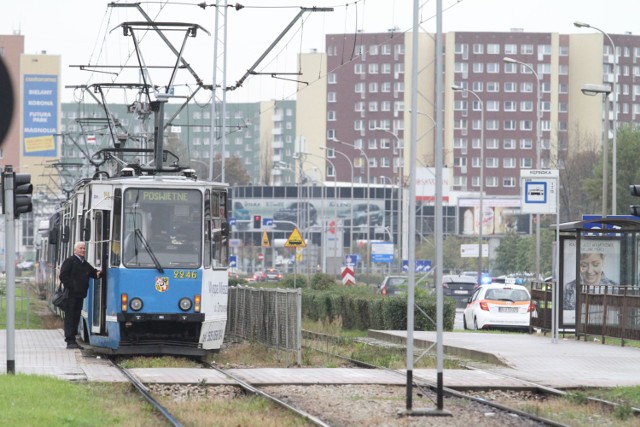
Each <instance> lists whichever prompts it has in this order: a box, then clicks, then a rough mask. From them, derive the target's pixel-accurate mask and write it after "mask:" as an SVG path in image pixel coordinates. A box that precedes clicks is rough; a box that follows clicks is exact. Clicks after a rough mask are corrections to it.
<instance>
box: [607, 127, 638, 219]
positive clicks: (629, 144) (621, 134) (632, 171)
mask: <svg viewBox="0 0 640 427" xmlns="http://www.w3.org/2000/svg"><path fill="white" fill-rule="evenodd" d="M617 136H618V138H617V145H618V159H617V163H618V164H617V169H618V170H617V181H616V183H617V206H616V208H617V214H618V215H629V214H630V212H629V206H630V205H636V204H638V198H637V197H634V196H632V195H631V194H630V193H629V185H632V184H640V169H639V168H638V166H637V163H636V160H637V157H638V153H640V127H639V126H638V125H635V124H625V125H622V126H620V128H619V129H618V135H617ZM609 182H611V181H609Z"/></svg>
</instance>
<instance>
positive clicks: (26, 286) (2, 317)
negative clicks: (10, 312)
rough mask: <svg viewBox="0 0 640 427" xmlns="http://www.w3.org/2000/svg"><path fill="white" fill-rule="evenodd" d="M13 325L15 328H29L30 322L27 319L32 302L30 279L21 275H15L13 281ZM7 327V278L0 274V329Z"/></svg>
mask: <svg viewBox="0 0 640 427" xmlns="http://www.w3.org/2000/svg"><path fill="white" fill-rule="evenodd" d="M15 295H16V298H15V306H14V310H15V327H16V328H17V329H29V328H30V327H31V326H32V323H33V322H31V321H30V319H29V315H30V311H31V310H30V307H31V304H33V301H32V298H33V295H31V292H30V281H29V280H28V279H25V278H22V277H16V281H15ZM6 328H7V280H6V276H5V275H4V274H3V275H0V329H6Z"/></svg>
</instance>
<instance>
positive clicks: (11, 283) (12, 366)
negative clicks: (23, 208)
mask: <svg viewBox="0 0 640 427" xmlns="http://www.w3.org/2000/svg"><path fill="white" fill-rule="evenodd" d="M14 178H15V173H14V172H13V168H12V167H11V166H10V165H7V166H5V168H4V172H3V188H4V195H3V196H4V202H3V205H4V213H5V215H4V223H5V226H6V229H5V235H4V237H5V260H6V266H5V268H6V279H7V293H6V295H7V373H8V374H12V375H13V374H15V372H16V360H15V359H16V357H15V352H16V349H15V335H16V260H15V257H16V253H15V247H16V242H15V239H16V229H15V219H14V217H13V213H14V209H15V206H14V205H13V193H14V188H13V187H14V182H15V180H14Z"/></svg>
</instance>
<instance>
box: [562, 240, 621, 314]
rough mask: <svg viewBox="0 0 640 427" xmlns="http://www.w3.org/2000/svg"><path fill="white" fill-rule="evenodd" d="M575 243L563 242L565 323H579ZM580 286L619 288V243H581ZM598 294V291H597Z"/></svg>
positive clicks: (573, 241)
mask: <svg viewBox="0 0 640 427" xmlns="http://www.w3.org/2000/svg"><path fill="white" fill-rule="evenodd" d="M576 252H577V251H576V241H575V240H573V239H571V240H570V239H565V240H564V241H563V262H562V284H563V286H562V288H561V289H560V293H561V295H560V303H561V304H562V323H563V325H564V326H568V325H575V323H576V293H577V287H576V286H577V281H576V255H577V254H576ZM578 262H579V272H580V285H583V286H584V285H589V286H598V285H617V284H618V283H620V241H619V240H602V239H587V238H583V239H582V240H581V241H580V259H579V260H578ZM595 292H598V289H597V288H596V289H595Z"/></svg>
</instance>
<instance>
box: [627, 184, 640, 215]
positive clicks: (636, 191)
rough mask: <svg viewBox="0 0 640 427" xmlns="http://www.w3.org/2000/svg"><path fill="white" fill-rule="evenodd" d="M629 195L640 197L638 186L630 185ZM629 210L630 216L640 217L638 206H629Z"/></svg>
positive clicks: (639, 186) (639, 206) (639, 207)
mask: <svg viewBox="0 0 640 427" xmlns="http://www.w3.org/2000/svg"><path fill="white" fill-rule="evenodd" d="M629 193H631V195H632V196H636V197H640V185H630V186H629ZM629 209H630V211H631V215H634V216H640V205H631V206H629Z"/></svg>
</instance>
